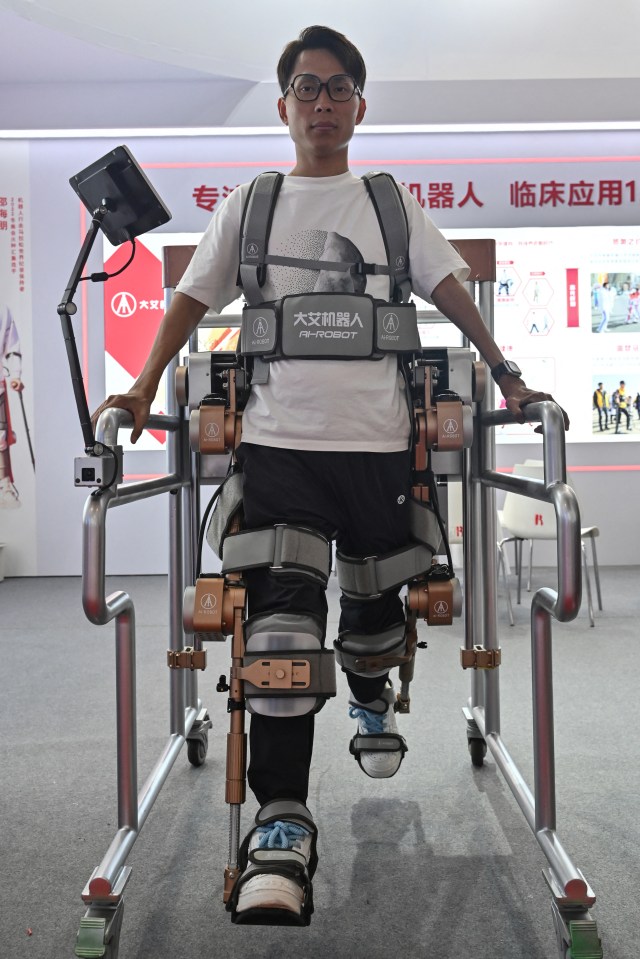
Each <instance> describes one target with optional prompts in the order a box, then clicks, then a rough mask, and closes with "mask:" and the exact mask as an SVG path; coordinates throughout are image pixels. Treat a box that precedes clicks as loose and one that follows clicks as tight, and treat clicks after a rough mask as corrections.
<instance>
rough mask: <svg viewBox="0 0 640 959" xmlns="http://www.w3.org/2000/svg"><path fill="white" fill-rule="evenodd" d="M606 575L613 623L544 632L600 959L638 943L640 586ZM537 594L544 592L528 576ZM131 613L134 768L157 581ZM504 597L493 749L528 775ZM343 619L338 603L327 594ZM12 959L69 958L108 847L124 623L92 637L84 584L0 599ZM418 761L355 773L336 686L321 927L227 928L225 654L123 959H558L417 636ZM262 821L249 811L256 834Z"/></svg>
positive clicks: (170, 785)
mask: <svg viewBox="0 0 640 959" xmlns="http://www.w3.org/2000/svg"><path fill="white" fill-rule="evenodd" d="M639 572H640V570H639V569H638V568H635V569H608V570H603V593H604V604H605V607H606V609H605V611H604V612H603V613H599V614H598V615H597V619H596V627H595V628H594V629H589V626H588V620H587V617H586V611H585V610H583V611H582V612H581V614H580V616H579V618H578V620H576V621H574V622H573V623H570V624H566V625H564V626H560V625H556V626H555V629H554V644H555V645H554V660H555V698H556V751H557V778H558V790H557V792H558V797H557V798H558V833H559V836H560V838H561V840H562V842H563V844H564V846H565V848H566V849H567V851H568V852H569V854H570V855H571V856H572V858H573V860H574V862H575V863H576V864H577V865H578V866H579V868H581V869H582V871H583V872H584V874H585V875H586V877H587V878H588V880H589V881H590V883H591V885H592V887H593V888H594V890H595V892H596V894H597V896H598V902H597V904H596V907H595V909H594V910H593V914H594V918H597V920H598V927H599V931H600V934H601V936H602V939H603V944H604V953H605V956H606V957H607V959H614V957H615V959H622V957H628V956H635V955H637V953H638V944H639V943H640V916H639V915H638V907H637V894H638V888H639V886H640V817H639V816H638V795H639V793H640V773H639V770H638V762H637V756H638V732H637V716H636V714H635V704H636V698H637V697H636V693H637V682H638V681H637V669H636V663H637V648H638V612H639V610H638V587H637V583H638V574H639ZM535 579H536V581H535V583H534V586H536V587H537V586H539V585H546V584H548V583H549V582H550V581H551V576H550V571H542V570H538V571H536V576H535ZM113 587H114V588H125V589H126V590H127V591H128V592H130V594H131V596H132V597H133V599H134V602H135V604H136V615H137V640H138V684H139V696H138V698H139V719H138V727H139V766H140V778H141V780H143V779H144V777H145V775H146V773H147V771H148V770H149V769H150V767H151V766H152V764H153V763H154V761H155V759H156V758H157V756H158V754H159V752H160V749H161V748H162V746H163V744H164V742H165V738H166V735H167V729H168V694H167V672H168V671H167V669H166V667H165V665H164V661H165V652H164V651H165V649H166V643H167V636H166V625H165V624H166V611H165V607H166V601H165V591H166V582H165V581H164V579H163V578H161V577H135V578H126V579H116V580H114V581H113ZM528 601H529V597H526V598H525V600H524V603H525V605H523V606H522V607H516V626H515V627H514V628H510V627H509V626H508V625H507V622H506V614H505V606H504V601H503V598H501V601H500V616H501V623H502V634H501V642H502V646H503V661H504V665H503V667H502V669H501V691H502V701H503V735H504V738H505V741H506V743H507V745H508V747H509V749H510V750H511V752H512V754H513V756H514V758H515V759H516V761H517V762H518V763H519V765H520V767H521V770H522V771H523V773H524V774H525V775H526V777H527V778H528V779H529V780H530V774H531V692H530V668H529V625H528V611H527V608H526V604H527V603H528ZM331 603H332V611H333V622H334V623H335V619H336V614H335V610H336V587H335V582H332V584H331ZM0 610H1V613H0V643H1V644H2V645H1V655H2V663H3V668H2V672H1V675H2V700H1V704H0V715H1V728H2V731H3V736H2V745H1V749H0V782H1V786H0V808H1V810H2V827H3V828H2V833H1V838H0V862H1V867H2V868H1V870H0V956H2V959H22V957H33V959H36V957H37V959H51V957H54V959H58V957H72V956H73V951H74V943H75V936H76V932H77V929H78V925H79V921H80V917H81V916H82V915H83V911H84V910H83V906H82V903H81V901H80V893H81V891H82V888H83V886H84V885H85V882H86V881H87V879H88V878H89V875H90V874H91V872H92V870H93V868H94V867H95V866H96V865H97V864H98V862H99V861H100V859H101V858H102V856H103V854H104V852H105V851H106V848H107V846H108V844H109V842H110V841H111V839H112V837H113V834H114V832H115V827H116V821H115V815H116V814H115V755H114V749H115V730H114V723H115V716H114V706H113V703H114V682H113V627H112V625H109V626H105V627H94V626H91V625H90V624H89V623H88V622H87V620H85V618H84V614H83V612H82V609H81V605H80V584H79V581H78V580H76V579H66V578H65V579H43V580H29V579H12V580H6V581H5V582H4V583H1V584H0ZM423 638H427V639H428V642H429V649H428V650H422V651H419V655H418V661H417V668H416V681H415V684H414V687H413V702H412V706H413V709H412V713H411V715H410V716H408V717H401V718H400V725H401V732H402V733H403V734H404V735H405V736H406V738H407V741H408V744H409V752H408V754H407V757H406V759H405V762H404V764H403V766H402V768H401V770H400V772H399V773H398V775H397V776H396V777H394V778H393V779H391V780H386V781H374V780H371V779H368V778H367V777H366V776H364V775H363V774H362V773H361V772H360V770H359V768H358V767H357V765H356V763H355V761H354V760H353V758H352V757H351V756H350V755H349V753H348V743H349V739H350V737H351V735H352V732H353V730H352V726H353V722H352V721H351V720H349V719H348V717H347V715H346V708H345V700H346V687H345V685H344V682H343V680H342V677H340V680H339V696H338V699H337V701H336V700H334V701H332V702H331V703H330V704H329V705H328V706H327V707H326V708H325V709H324V710H323V712H322V713H321V714H320V715H319V717H318V724H317V734H316V742H317V746H316V753H315V763H314V768H313V775H312V788H311V795H310V799H309V805H310V807H311V809H312V811H313V812H314V814H315V815H316V817H317V821H318V824H319V829H320V839H319V851H320V867H319V870H318V873H317V875H316V882H315V884H314V885H315V899H316V912H315V915H314V917H313V920H312V924H311V926H310V928H308V929H303V930H294V929H273V928H263V927H252V928H246V927H245V928H243V927H233V926H231V924H230V922H229V919H228V916H227V914H226V913H225V912H224V909H223V906H222V904H221V877H222V870H223V868H224V862H225V858H226V851H227V824H228V816H227V808H226V806H225V804H224V801H223V794H224V742H225V732H226V727H227V716H226V709H225V707H226V701H225V697H224V696H221V695H219V694H216V692H215V683H216V681H217V677H218V674H219V673H220V672H221V671H223V670H224V669H225V668H226V662H227V660H226V657H227V655H228V652H227V649H226V647H225V646H214V645H211V646H210V647H209V649H210V653H209V656H210V665H209V668H208V669H207V672H206V673H205V675H204V677H203V680H202V685H201V690H202V698H203V700H204V702H205V703H206V704H207V705H208V706H209V708H210V711H211V715H212V718H213V720H214V728H213V730H212V735H211V739H210V747H209V755H208V759H207V762H206V763H205V765H204V766H203V767H202V768H200V769H193V768H192V767H191V766H190V765H189V764H188V762H187V759H186V755H183V754H181V755H180V756H179V757H178V760H177V763H176V766H175V767H174V769H173V771H172V773H171V776H170V777H169V780H168V782H167V784H166V785H165V787H164V789H163V791H162V793H161V795H160V797H159V799H158V802H157V803H156V806H155V807H154V809H153V810H152V812H151V814H150V816H149V819H148V820H147V823H146V824H145V827H144V829H143V831H142V833H141V836H140V838H139V840H138V841H137V843H136V845H135V847H134V849H133V852H132V854H131V856H130V857H129V864H130V865H131V866H133V875H132V878H131V881H130V883H129V886H128V888H127V892H126V895H125V902H126V907H125V919H124V926H123V932H122V938H121V946H120V959H134V957H135V959H152V957H153V959H164V957H171V959H196V957H197V959H200V957H209V956H210V957H223V956H226V957H234V959H235V957H238V959H240V957H242V959H272V957H273V959H276V957H283V956H291V957H296V959H320V957H323V959H324V957H326V956H333V957H335V959H342V957H345V959H346V957H349V959H383V957H384V959H388V957H389V956H390V955H395V954H400V955H403V956H406V957H409V959H414V957H425V959H426V957H438V959H448V957H451V959H468V957H473V959H484V957H486V959H489V957H491V959H548V957H551V959H553V957H555V956H556V955H557V952H556V946H555V938H554V934H553V927H552V920H551V911H550V907H549V902H550V895H549V893H548V891H547V887H546V884H545V882H544V880H543V878H542V875H541V869H542V867H543V865H544V864H545V860H544V858H543V856H542V854H541V853H540V852H539V850H538V846H537V844H536V842H535V840H534V838H533V836H532V834H531V833H530V831H529V828H528V826H527V825H526V822H525V820H524V818H523V816H522V814H521V813H520V811H519V809H518V807H517V806H516V804H515V802H514V800H513V798H512V796H511V793H510V791H509V789H508V787H507V786H506V784H505V783H504V780H503V779H502V778H501V775H500V774H499V772H498V771H497V769H496V766H495V763H494V762H493V760H488V761H487V762H486V764H485V766H484V767H483V768H482V769H479V770H478V769H474V768H473V767H472V766H471V764H470V762H469V757H468V754H467V749H466V737H465V725H464V721H463V719H462V716H461V712H460V709H461V706H462V705H464V703H465V701H466V698H467V695H468V681H469V677H468V675H467V674H465V673H463V672H462V670H461V669H460V667H459V666H458V648H459V645H460V642H461V630H460V627H459V626H454V627H452V628H449V629H440V630H436V629H432V630H429V631H428V635H427V630H426V627H425V631H424V635H423ZM254 812H255V805H254V803H253V801H249V802H248V803H247V808H246V812H245V813H244V820H243V822H244V824H245V825H247V824H248V823H249V822H250V819H251V817H252V816H253V813H254Z"/></svg>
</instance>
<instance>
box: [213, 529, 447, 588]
mask: <svg viewBox="0 0 640 959" xmlns="http://www.w3.org/2000/svg"><path fill="white" fill-rule="evenodd" d="M228 542H229V540H227V543H228ZM227 548H228V547H227V545H226V543H225V554H226V551H227ZM432 558H433V550H432V549H431V548H430V547H429V546H426V545H424V544H423V543H416V544H413V545H411V546H406V547H405V548H404V549H399V550H395V551H394V552H392V553H385V554H384V555H383V556H365V557H364V558H363V559H355V558H353V557H351V556H343V555H342V554H341V553H339V552H338V553H337V554H336V569H337V571H338V583H339V585H340V589H341V590H342V591H343V593H345V594H346V595H347V596H352V597H354V598H355V599H364V598H366V597H370V598H372V599H374V598H376V597H378V596H380V595H381V593H384V592H386V591H387V590H389V589H395V588H396V587H398V586H402V585H403V584H404V583H407V582H409V580H410V579H414V578H415V577H416V576H420V575H421V574H422V573H426V571H427V570H428V569H430V567H431V560H432Z"/></svg>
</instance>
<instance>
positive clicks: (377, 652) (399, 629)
mask: <svg viewBox="0 0 640 959" xmlns="http://www.w3.org/2000/svg"><path fill="white" fill-rule="evenodd" d="M333 648H334V649H335V652H336V662H337V663H338V664H339V665H340V666H342V667H344V669H348V670H349V671H350V672H353V673H357V674H358V675H360V676H362V675H365V676H366V675H367V674H370V673H374V672H376V673H384V672H388V671H389V670H390V669H393V667H394V666H400V665H402V663H404V662H406V661H407V657H408V654H407V634H406V632H405V624H404V623H401V624H399V625H398V626H392V627H391V628H390V629H387V630H385V631H384V632H381V633H375V634H371V635H367V634H363V633H354V632H349V631H345V632H344V633H341V634H340V636H339V637H338V639H336V641H335V642H334V644H333ZM367 708H369V707H368V706H367ZM374 712H378V710H374Z"/></svg>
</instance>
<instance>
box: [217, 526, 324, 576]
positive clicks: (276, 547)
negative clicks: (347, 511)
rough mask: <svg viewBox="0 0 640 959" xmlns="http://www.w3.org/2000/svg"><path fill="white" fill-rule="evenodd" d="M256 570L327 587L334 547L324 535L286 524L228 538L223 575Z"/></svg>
mask: <svg viewBox="0 0 640 959" xmlns="http://www.w3.org/2000/svg"><path fill="white" fill-rule="evenodd" d="M257 567H267V568H269V570H270V571H271V572H272V573H273V574H274V575H278V574H287V573H296V574H297V575H299V576H307V577H309V578H310V579H314V580H316V582H319V583H321V584H322V585H323V586H325V587H326V585H327V581H328V579H329V573H330V572H331V545H330V543H329V540H328V539H326V537H324V536H323V535H322V533H318V532H316V531H315V530H313V529H307V528H306V527H304V526H293V525H290V524H286V523H283V524H279V525H277V526H268V527H266V528H263V529H248V530H243V531H242V532H241V533H234V534H233V535H231V536H227V537H226V539H225V540H224V552H223V554H222V572H223V573H231V572H237V571H242V570H246V569H255V568H257Z"/></svg>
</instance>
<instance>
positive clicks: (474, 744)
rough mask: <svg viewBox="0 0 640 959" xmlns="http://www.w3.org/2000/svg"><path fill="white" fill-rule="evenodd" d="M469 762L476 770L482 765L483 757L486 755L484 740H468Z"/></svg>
mask: <svg viewBox="0 0 640 959" xmlns="http://www.w3.org/2000/svg"><path fill="white" fill-rule="evenodd" d="M468 746H469V754H470V756H471V762H472V763H473V765H474V766H477V767H478V768H479V767H480V766H483V765H484V757H485V756H486V755H487V744H486V743H485V741H484V739H470V740H469V742H468Z"/></svg>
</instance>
